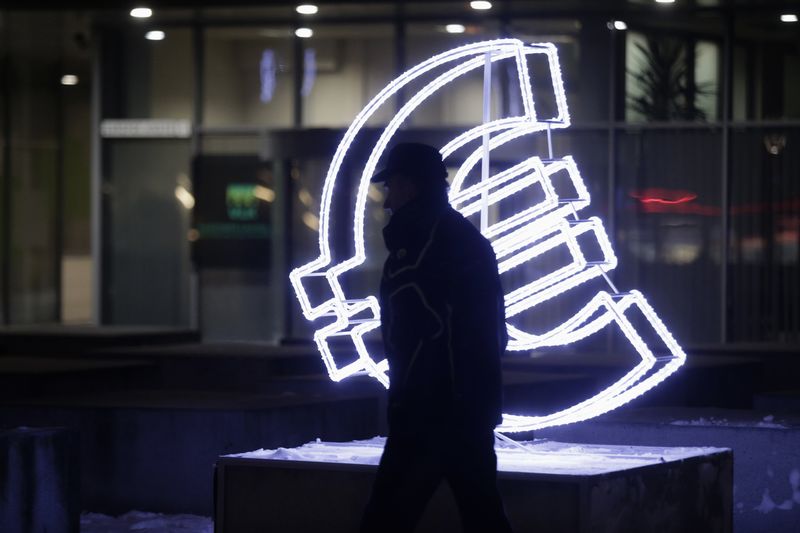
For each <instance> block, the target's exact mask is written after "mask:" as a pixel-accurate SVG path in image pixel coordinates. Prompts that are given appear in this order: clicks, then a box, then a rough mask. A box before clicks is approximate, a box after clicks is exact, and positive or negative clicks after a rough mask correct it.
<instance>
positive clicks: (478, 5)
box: [469, 0, 492, 11]
mask: <svg viewBox="0 0 800 533" xmlns="http://www.w3.org/2000/svg"><path fill="white" fill-rule="evenodd" d="M469 7H471V8H472V9H475V10H477V11H486V10H487V9H492V3H491V2H486V1H485V0H473V1H472V2H470V3H469Z"/></svg>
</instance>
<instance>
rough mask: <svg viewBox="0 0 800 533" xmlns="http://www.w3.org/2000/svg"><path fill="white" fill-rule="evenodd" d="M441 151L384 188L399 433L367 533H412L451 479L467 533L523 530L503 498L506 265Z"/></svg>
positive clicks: (392, 429) (404, 163)
mask: <svg viewBox="0 0 800 533" xmlns="http://www.w3.org/2000/svg"><path fill="white" fill-rule="evenodd" d="M446 179H447V169H446V168H445V166H444V163H443V162H442V157H441V155H440V154H439V152H438V150H436V149H435V148H434V147H432V146H427V145H424V144H418V143H404V144H398V145H397V146H395V147H394V148H393V149H392V150H391V151H390V152H389V155H388V160H387V165H386V168H384V169H383V170H382V171H381V172H379V173H378V174H376V175H375V176H374V177H373V178H372V181H373V182H383V183H384V184H385V188H386V201H385V204H384V207H385V208H386V209H388V210H390V211H391V214H392V216H391V220H390V222H389V224H388V225H387V226H386V227H385V228H384V230H383V236H384V240H385V242H386V247H387V248H388V250H389V257H388V259H387V260H386V264H385V265H384V269H383V277H382V279H381V288H380V304H381V330H382V333H383V342H384V347H385V351H386V357H387V358H388V360H389V372H390V378H391V384H390V387H389V409H388V416H389V435H388V438H387V439H386V447H385V449H384V452H383V457H382V458H381V463H380V466H379V468H378V473H377V477H376V479H375V485H374V487H373V492H372V496H371V498H370V502H369V504H368V505H367V509H366V511H365V514H364V518H363V522H362V532H363V533H373V532H381V533H387V532H409V533H410V532H412V531H413V530H414V528H415V526H416V524H417V522H418V521H419V519H420V517H421V515H422V513H423V511H424V510H425V507H426V505H427V502H428V500H429V499H430V497H431V496H432V495H433V493H434V491H435V490H436V488H437V487H438V485H439V483H440V482H441V481H442V480H445V481H447V483H448V484H449V485H450V488H451V490H452V492H453V495H454V496H455V499H456V503H457V504H458V509H459V512H460V515H461V522H462V526H463V529H464V531H467V532H476V533H477V532H481V533H496V532H499V533H503V532H508V531H511V528H510V526H509V524H508V521H507V519H506V516H505V512H504V510H503V505H502V501H501V500H500V495H499V493H498V491H497V485H496V478H497V458H496V456H495V453H494V428H495V426H496V425H497V424H498V423H499V422H500V421H501V416H502V415H501V408H502V406H501V403H502V390H501V373H500V355H501V354H502V353H503V352H504V350H505V347H506V343H507V335H506V327H505V314H504V309H505V308H504V303H503V291H502V288H501V287H500V278H499V275H498V271H497V260H496V258H495V254H494V251H493V250H492V247H491V245H490V244H489V242H488V241H487V240H486V239H485V238H484V237H483V236H482V235H481V234H480V232H479V231H478V229H477V228H475V226H473V225H472V224H471V223H470V222H469V221H467V220H466V219H465V218H464V217H462V216H461V215H460V214H459V213H458V212H456V211H455V210H454V209H453V208H452V207H450V204H449V202H448V199H447V186H448V185H447V181H446Z"/></svg>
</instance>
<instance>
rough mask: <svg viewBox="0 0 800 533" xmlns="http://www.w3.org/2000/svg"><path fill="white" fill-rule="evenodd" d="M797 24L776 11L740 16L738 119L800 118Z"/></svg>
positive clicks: (735, 85)
mask: <svg viewBox="0 0 800 533" xmlns="http://www.w3.org/2000/svg"><path fill="white" fill-rule="evenodd" d="M796 26H797V23H785V22H781V20H780V18H779V16H778V13H777V12H775V11H772V10H770V11H764V12H763V13H762V12H757V11H756V12H752V13H748V14H747V16H746V17H745V16H742V17H738V18H737V20H736V27H735V42H736V49H735V53H734V70H733V101H734V119H735V120H754V119H755V120H759V119H765V120H780V119H797V118H800V91H798V90H797V87H798V85H800V46H798V43H797V27H796Z"/></svg>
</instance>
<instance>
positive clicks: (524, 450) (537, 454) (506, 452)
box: [226, 437, 721, 475]
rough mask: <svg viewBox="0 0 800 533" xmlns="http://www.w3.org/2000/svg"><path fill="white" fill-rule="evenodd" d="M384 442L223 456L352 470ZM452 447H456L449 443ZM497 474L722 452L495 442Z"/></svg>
mask: <svg viewBox="0 0 800 533" xmlns="http://www.w3.org/2000/svg"><path fill="white" fill-rule="evenodd" d="M385 441H386V439H385V438H383V437H375V438H372V439H369V440H361V441H353V442H321V441H319V440H316V441H314V442H309V443H308V444H304V445H302V446H299V447H297V448H291V449H286V448H278V449H276V450H265V449H261V450H256V451H252V452H247V453H240V454H234V455H228V456H226V457H236V458H245V459H262V460H269V461H275V460H279V461H305V462H314V463H338V464H353V465H377V464H378V462H379V461H380V458H381V454H382V453H383V446H384V444H385ZM454 445H457V444H454ZM495 451H496V453H497V461H498V470H500V471H501V472H527V473H546V474H571V475H594V474H603V473H608V472H616V471H620V470H628V469H631V468H639V467H642V466H648V465H654V464H660V463H665V462H670V461H678V460H683V459H687V458H689V457H696V456H698V455H705V454H708V453H713V452H718V451H721V449H720V448H688V447H674V448H661V447H652V446H610V445H608V446H603V445H588V444H586V445H584V444H566V443H560V442H553V441H548V440H535V441H529V442H520V443H518V445H513V444H509V443H501V442H500V443H498V444H497V446H496V447H495Z"/></svg>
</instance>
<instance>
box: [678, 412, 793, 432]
mask: <svg viewBox="0 0 800 533" xmlns="http://www.w3.org/2000/svg"><path fill="white" fill-rule="evenodd" d="M774 420H775V416H774V415H767V416H765V417H764V418H763V419H761V420H759V421H758V422H749V421H748V422H731V421H730V420H728V419H727V418H714V417H713V416H710V417H708V418H706V417H703V416H701V417H700V418H696V419H694V420H673V421H672V422H670V424H671V425H673V426H723V427H733V428H767V429H786V428H787V426H785V425H784V424H778V423H776V422H775V421H774Z"/></svg>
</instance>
